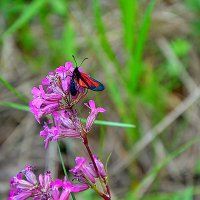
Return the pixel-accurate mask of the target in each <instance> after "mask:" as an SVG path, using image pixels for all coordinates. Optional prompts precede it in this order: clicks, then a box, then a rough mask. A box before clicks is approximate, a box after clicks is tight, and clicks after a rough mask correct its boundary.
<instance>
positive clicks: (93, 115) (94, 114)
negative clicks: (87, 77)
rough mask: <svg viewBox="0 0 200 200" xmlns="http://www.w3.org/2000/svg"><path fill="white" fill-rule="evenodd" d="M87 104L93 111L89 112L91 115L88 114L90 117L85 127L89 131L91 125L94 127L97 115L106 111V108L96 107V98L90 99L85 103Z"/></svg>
mask: <svg viewBox="0 0 200 200" xmlns="http://www.w3.org/2000/svg"><path fill="white" fill-rule="evenodd" d="M85 105H86V106H87V107H88V108H89V109H91V111H90V113H89V116H88V118H87V121H86V128H85V129H86V132H89V131H90V129H91V127H92V125H93V123H94V121H95V119H96V117H97V114H98V113H99V112H105V111H106V109H104V108H101V107H99V108H96V105H95V102H94V100H89V102H88V103H85Z"/></svg>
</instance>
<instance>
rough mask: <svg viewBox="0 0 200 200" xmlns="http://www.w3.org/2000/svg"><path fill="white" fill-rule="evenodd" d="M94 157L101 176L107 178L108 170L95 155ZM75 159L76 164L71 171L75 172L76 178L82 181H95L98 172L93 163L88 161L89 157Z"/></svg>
mask: <svg viewBox="0 0 200 200" xmlns="http://www.w3.org/2000/svg"><path fill="white" fill-rule="evenodd" d="M93 158H94V161H95V163H96V166H97V168H98V172H99V174H100V176H101V178H105V176H106V172H105V169H104V165H103V163H102V162H101V161H100V160H99V159H98V158H97V157H96V156H94V155H93ZM75 161H76V166H75V167H74V168H73V169H71V170H70V172H73V174H74V177H75V179H76V180H78V181H79V182H81V183H88V180H89V181H91V182H92V183H95V182H96V178H97V177H98V174H96V171H95V169H94V165H93V163H92V162H90V163H88V159H87V158H84V157H76V159H75Z"/></svg>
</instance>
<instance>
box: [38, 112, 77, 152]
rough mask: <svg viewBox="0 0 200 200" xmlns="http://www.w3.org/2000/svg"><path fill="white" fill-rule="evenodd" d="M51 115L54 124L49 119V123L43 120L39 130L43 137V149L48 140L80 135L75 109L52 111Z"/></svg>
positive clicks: (46, 145)
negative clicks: (41, 127) (41, 128)
mask: <svg viewBox="0 0 200 200" xmlns="http://www.w3.org/2000/svg"><path fill="white" fill-rule="evenodd" d="M52 116H53V117H54V122H55V125H53V123H52V121H51V120H50V121H49V124H47V123H46V122H45V123H44V126H43V127H44V129H43V130H42V131H41V132H40V136H42V137H45V140H44V141H45V149H46V148H47V147H48V144H49V142H50V141H57V140H58V139H61V138H66V137H67V138H78V137H80V132H81V130H80V129H81V125H80V120H79V119H78V118H77V114H76V112H75V111H73V110H68V111H60V112H54V113H53V114H52ZM50 126H51V127H50Z"/></svg>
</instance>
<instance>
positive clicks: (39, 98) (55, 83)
mask: <svg viewBox="0 0 200 200" xmlns="http://www.w3.org/2000/svg"><path fill="white" fill-rule="evenodd" d="M74 69H75V68H74V67H73V65H72V63H71V62H66V63H65V66H60V67H59V68H57V69H56V70H54V71H53V72H49V74H48V75H47V76H46V77H45V78H44V79H43V80H42V83H41V85H39V87H38V88H37V87H34V88H33V89H32V94H33V100H32V101H31V102H30V111H31V112H32V113H33V114H34V115H35V118H36V119H37V121H38V122H39V123H40V118H41V117H42V116H45V115H48V114H51V113H53V112H55V111H59V110H66V109H68V108H70V107H72V106H73V105H74V104H75V103H77V102H78V101H79V100H80V99H81V98H82V97H83V96H84V95H85V93H86V92H87V90H86V89H85V88H83V87H78V92H77V94H76V96H75V97H74V96H71V95H70V80H71V77H72V73H73V71H74ZM79 70H80V71H81V69H79Z"/></svg>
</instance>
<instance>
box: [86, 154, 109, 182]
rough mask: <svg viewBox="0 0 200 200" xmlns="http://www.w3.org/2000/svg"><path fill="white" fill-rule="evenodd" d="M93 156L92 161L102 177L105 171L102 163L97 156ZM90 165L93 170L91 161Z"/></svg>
mask: <svg viewBox="0 0 200 200" xmlns="http://www.w3.org/2000/svg"><path fill="white" fill-rule="evenodd" d="M93 158H94V162H95V163H96V166H97V169H98V171H99V174H100V176H101V177H102V178H104V177H105V176H106V172H105V168H104V165H103V163H102V162H101V161H100V160H99V159H98V157H97V156H95V155H93ZM90 167H91V168H92V169H93V170H94V171H95V169H94V165H93V163H92V162H90Z"/></svg>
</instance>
